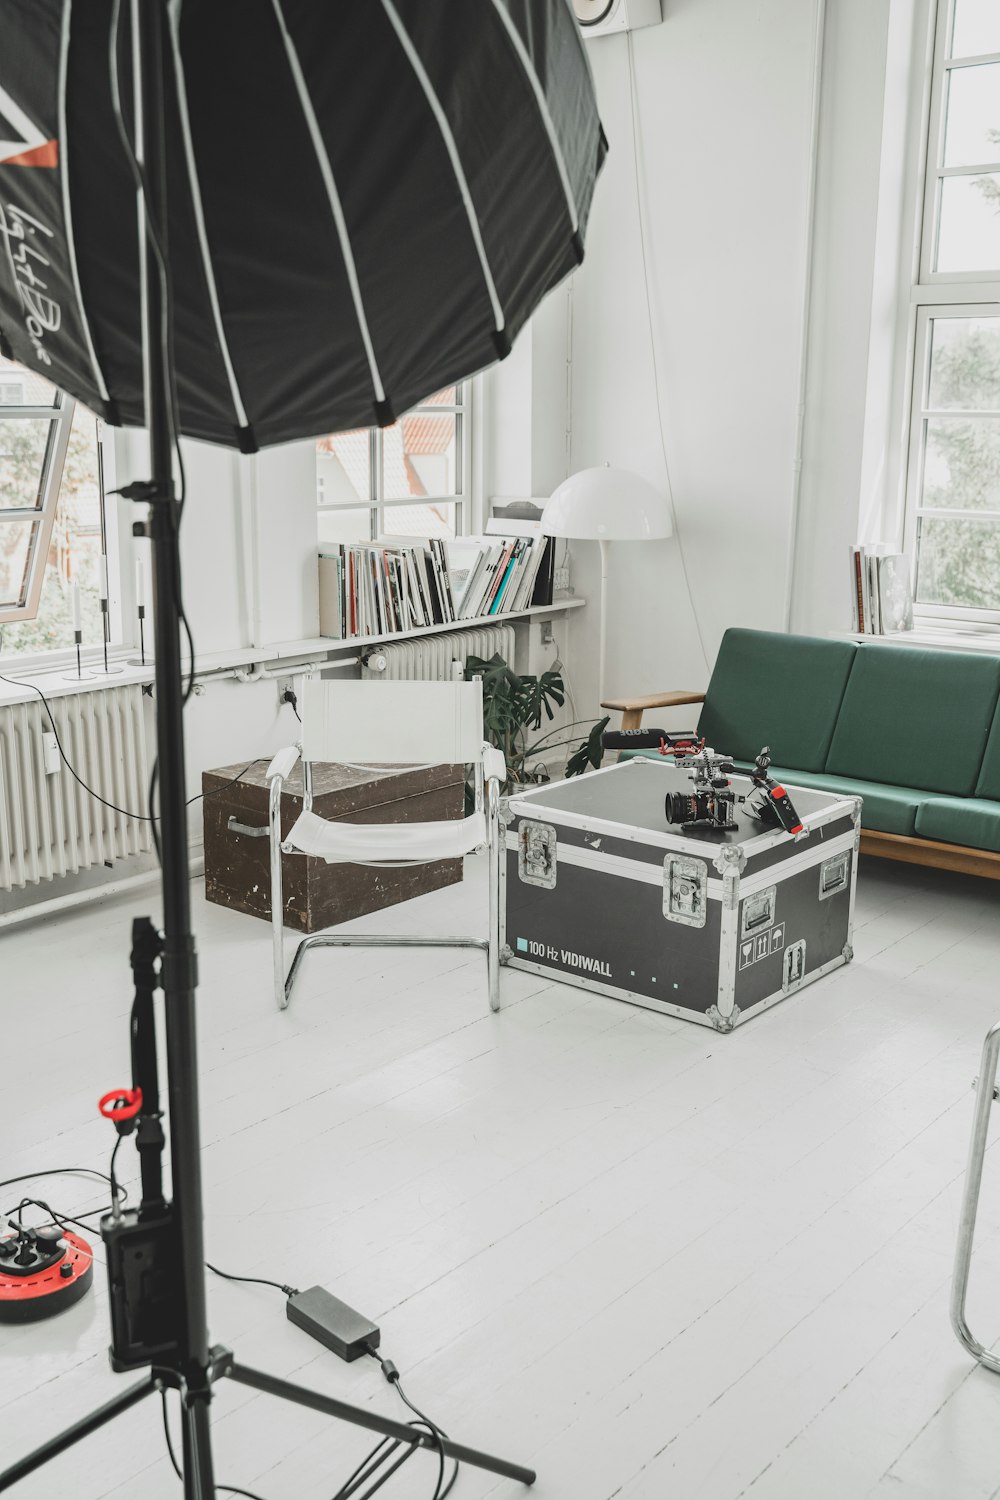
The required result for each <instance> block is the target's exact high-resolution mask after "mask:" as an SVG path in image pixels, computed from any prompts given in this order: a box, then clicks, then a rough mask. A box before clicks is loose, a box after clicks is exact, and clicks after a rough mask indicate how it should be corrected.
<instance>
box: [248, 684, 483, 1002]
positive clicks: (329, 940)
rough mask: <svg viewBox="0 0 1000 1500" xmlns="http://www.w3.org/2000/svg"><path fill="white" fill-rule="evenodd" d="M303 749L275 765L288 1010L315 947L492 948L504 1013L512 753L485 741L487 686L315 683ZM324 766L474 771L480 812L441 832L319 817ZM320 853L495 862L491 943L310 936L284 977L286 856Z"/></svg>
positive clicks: (275, 934) (277, 889) (281, 754)
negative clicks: (295, 784)
mask: <svg viewBox="0 0 1000 1500" xmlns="http://www.w3.org/2000/svg"><path fill="white" fill-rule="evenodd" d="M299 702H300V705H301V712H302V741H301V744H300V745H291V746H289V747H288V748H287V749H285V750H279V751H278V753H277V755H276V756H275V757H274V759H273V760H272V761H271V764H270V765H269V766H268V768H267V780H268V785H269V796H268V834H269V838H270V846H271V932H272V940H273V949H274V992H275V999H276V1000H277V1003H278V1005H279V1007H280V1008H281V1009H282V1010H284V1008H285V1007H286V1006H287V1004H288V1002H289V1000H290V998H291V994H292V987H293V985H294V984H295V980H296V978H297V976H298V973H299V969H300V967H301V964H302V960H303V958H304V957H305V954H306V953H307V952H308V951H309V949H310V948H332V947H348V946H351V945H354V946H357V947H381V946H383V945H384V946H386V947H415V948H450V947H456V948H482V949H483V950H484V951H485V953H486V956H487V974H488V982H489V1000H490V1009H491V1010H499V1008H500V850H501V842H502V840H501V827H500V789H501V787H502V785H503V781H504V778H505V776H506V774H507V768H506V765H505V762H504V758H503V755H502V754H501V753H500V751H499V750H495V749H494V748H493V747H492V746H491V745H488V744H486V743H485V740H484V735H483V685H482V683H481V682H480V681H478V680H477V681H475V682H335V681H332V682H331V681H324V680H323V679H322V678H319V679H307V680H306V681H305V682H304V683H303V686H302V691H301V693H300V694H299ZM300 756H301V758H302V788H303V791H302V811H301V813H300V814H299V816H298V818H297V819H296V820H295V823H294V824H293V825H292V827H291V829H290V830H289V831H288V833H287V835H286V836H285V838H284V839H282V836H281V794H282V791H283V788H284V784H285V782H286V780H287V779H288V777H289V776H290V775H291V773H292V771H293V770H294V768H295V765H296V762H297V761H298V759H299V757H300ZM319 762H338V763H340V764H342V765H348V766H351V767H360V768H366V767H369V766H370V767H373V768H374V767H376V766H386V765H400V764H402V763H404V762H405V763H406V764H407V765H418V766H433V765H470V764H471V765H472V766H473V769H474V774H475V807H474V810H473V812H472V813H471V814H470V815H469V816H468V817H465V818H453V819H448V820H446V821H442V822H436V823H378V824H373V823H354V822H351V823H340V822H333V821H331V820H329V819H327V818H321V817H319V816H318V815H317V814H316V813H315V812H313V775H312V768H313V765H314V764H315V763H319ZM283 853H284V854H297V855H303V856H307V855H312V856H313V857H314V858H318V859H324V860H326V861H327V862H328V863H330V864H335V863H344V864H361V865H375V866H378V865H383V866H385V867H396V866H399V865H409V864H427V863H429V862H430V861H433V860H439V859H459V858H461V857H462V856H464V855H466V854H472V853H485V854H486V855H487V858H488V860H489V914H488V929H487V935H486V937H485V938H475V937H436V936H418V935H411V934H399V935H394V934H388V935H387V934H384V933H361V932H349V933H348V932H345V933H340V932H333V933H318V934H316V935H315V936H312V937H306V938H303V939H302V940H301V941H300V943H299V944H298V947H297V948H296V950H295V956H294V958H293V959H292V964H291V968H290V969H289V970H288V973H287V975H286V973H285V948H284V936H285V934H284V922H283V916H284V896H283V891H282V871H281V858H282V854H283Z"/></svg>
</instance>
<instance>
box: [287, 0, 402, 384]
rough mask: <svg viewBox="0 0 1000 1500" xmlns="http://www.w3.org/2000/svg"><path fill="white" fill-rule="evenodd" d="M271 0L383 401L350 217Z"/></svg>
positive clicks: (291, 46)
mask: <svg viewBox="0 0 1000 1500" xmlns="http://www.w3.org/2000/svg"><path fill="white" fill-rule="evenodd" d="M271 3H272V5H273V6H274V14H275V15H276V17H277V18H278V26H279V27H280V28H281V37H282V41H283V42H284V44H285V52H286V53H287V54H288V66H289V68H290V70H291V74H292V78H293V79H294V81H295V87H296V89H297V90H298V95H299V103H300V104H301V105H302V113H303V115H304V116H305V121H306V124H307V126H308V127H309V134H310V136H311V137H312V143H313V150H314V151H315V153H316V161H317V162H318V164H319V169H320V172H321V173H322V176H323V183H324V185H325V187H326V192H327V197H328V198H329V200H330V212H331V213H332V214H333V221H334V223H335V224H336V226H337V238H338V239H339V240H340V253H341V255H342V256H343V258H344V267H345V269H346V271H347V280H348V283H349V284H350V288H351V297H352V298H353V300H354V314H355V317H356V318H357V320H358V328H359V329H360V332H361V340H362V343H363V344H364V346H365V354H366V355H367V357H368V368H369V370H370V371H371V377H372V385H373V387H374V389H375V399H376V401H380V402H381V401H384V400H385V390H384V388H383V385H382V377H381V375H380V374H379V368H378V361H377V360H376V358H375V348H374V345H373V344H372V338H371V334H370V332H369V330H368V319H367V317H366V316H365V305H364V301H363V299H362V296H361V283H360V282H359V281H358V268H357V266H356V265H355V263H354V251H353V250H352V249H351V238H350V235H349V234H348V232H347V220H346V219H345V218H344V208H343V204H342V203H341V201H340V194H339V193H338V192H337V184H336V182H335V181H334V176H333V168H332V167H331V166H330V158H329V157H328V156H327V153H326V145H325V143H324V141H323V135H322V132H321V130H320V128H319V121H318V120H317V119H316V112H315V110H314V109H313V105H312V99H311V98H310V97H309V89H308V87H307V85H306V79H305V74H304V73H303V71H302V64H301V63H300V62H299V54H298V52H297V51H296V49H295V43H294V42H293V41H292V38H291V36H290V35H289V31H288V27H287V26H286V25H285V17H284V14H283V12H282V9H281V0H271Z"/></svg>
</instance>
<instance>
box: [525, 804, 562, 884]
mask: <svg viewBox="0 0 1000 1500" xmlns="http://www.w3.org/2000/svg"><path fill="white" fill-rule="evenodd" d="M556 844H557V839H556V831H555V829H554V828H553V827H552V824H551V823H533V822H531V821H530V820H529V819H527V818H523V819H522V820H521V822H520V823H519V824H518V829H517V873H518V875H519V876H520V878H521V880H523V882H524V884H525V885H537V886H541V888H542V889H543V890H545V891H553V890H555V885H556Z"/></svg>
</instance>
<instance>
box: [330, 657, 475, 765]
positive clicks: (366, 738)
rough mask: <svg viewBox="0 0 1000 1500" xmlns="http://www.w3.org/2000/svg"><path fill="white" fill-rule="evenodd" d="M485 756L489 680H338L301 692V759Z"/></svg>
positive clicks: (424, 761) (450, 761)
mask: <svg viewBox="0 0 1000 1500" xmlns="http://www.w3.org/2000/svg"><path fill="white" fill-rule="evenodd" d="M482 753H483V685H482V682H481V681H480V680H478V679H477V680H475V681H474V682H337V681H324V679H323V678H312V679H309V680H307V681H306V682H305V683H304V684H303V689H302V757H303V759H304V760H307V761H347V762H355V763H359V764H362V765H365V764H371V765H393V764H402V765H463V764H467V763H469V762H472V761H478V760H480V759H481V758H482Z"/></svg>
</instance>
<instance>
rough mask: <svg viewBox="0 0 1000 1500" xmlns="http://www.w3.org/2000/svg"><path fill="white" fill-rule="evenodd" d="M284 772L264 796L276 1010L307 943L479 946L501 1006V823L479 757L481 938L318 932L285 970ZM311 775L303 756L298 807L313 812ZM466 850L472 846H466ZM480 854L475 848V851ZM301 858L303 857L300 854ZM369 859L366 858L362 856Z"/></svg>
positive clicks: (492, 781) (492, 780)
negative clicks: (483, 874) (484, 864)
mask: <svg viewBox="0 0 1000 1500" xmlns="http://www.w3.org/2000/svg"><path fill="white" fill-rule="evenodd" d="M286 776H287V772H283V771H282V770H280V769H279V770H278V771H276V772H275V774H274V775H273V776H272V777H271V780H270V790H269V795H268V836H269V841H270V848H271V934H272V951H273V960H274V996H275V1000H276V1001H277V1004H278V1008H279V1010H285V1009H287V1007H288V1002H289V1000H290V999H291V997H292V988H293V986H294V984H295V981H296V979H297V978H298V974H299V970H300V968H301V966H302V960H303V958H304V957H305V955H306V953H307V952H308V950H309V949H310V948H347V947H355V948H383V947H385V948H481V949H482V950H483V951H484V952H485V954H486V961H487V974H488V983H489V998H490V1010H491V1011H498V1010H499V1009H500V856H501V844H502V829H501V823H500V782H499V779H498V778H497V777H495V776H490V777H488V778H487V777H485V776H484V772H483V763H482V760H480V761H478V762H477V763H476V767H475V778H476V779H475V799H476V811H477V812H482V811H483V810H484V806H485V811H486V845H485V853H486V855H487V858H488V860H489V916H488V920H489V930H488V935H487V937H485V938H473V937H417V936H412V935H410V934H402V933H400V934H395V933H389V934H386V933H360V932H345V933H318V934H317V935H316V936H314V937H305V938H303V939H302V940H301V941H300V942H299V944H298V946H297V948H296V950H295V955H294V957H293V959H292V963H291V968H290V969H289V970H288V973H287V975H286V973H285V927H284V922H283V920H282V918H283V913H284V897H283V885H282V871H281V856H282V853H288V854H296V853H298V852H299V851H298V850H296V849H294V848H292V847H291V845H287V844H283V843H282V839H281V794H282V791H283V790H284V784H285V780H286ZM312 803H313V777H312V764H311V762H309V761H307V760H302V806H303V810H304V811H305V812H311V811H312ZM470 852H471V851H470ZM475 852H476V853H479V852H480V851H479V850H478V849H477V850H476V851H475ZM302 857H303V858H305V857H306V856H305V855H303V856H302ZM366 863H368V861H366ZM429 863H432V861H430V860H403V861H391V862H390V861H378V860H372V861H371V864H372V865H375V866H378V865H379V864H382V865H383V866H385V867H386V868H397V869H398V868H399V867H400V866H401V865H403V864H406V865H410V864H412V865H419V864H429Z"/></svg>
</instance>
